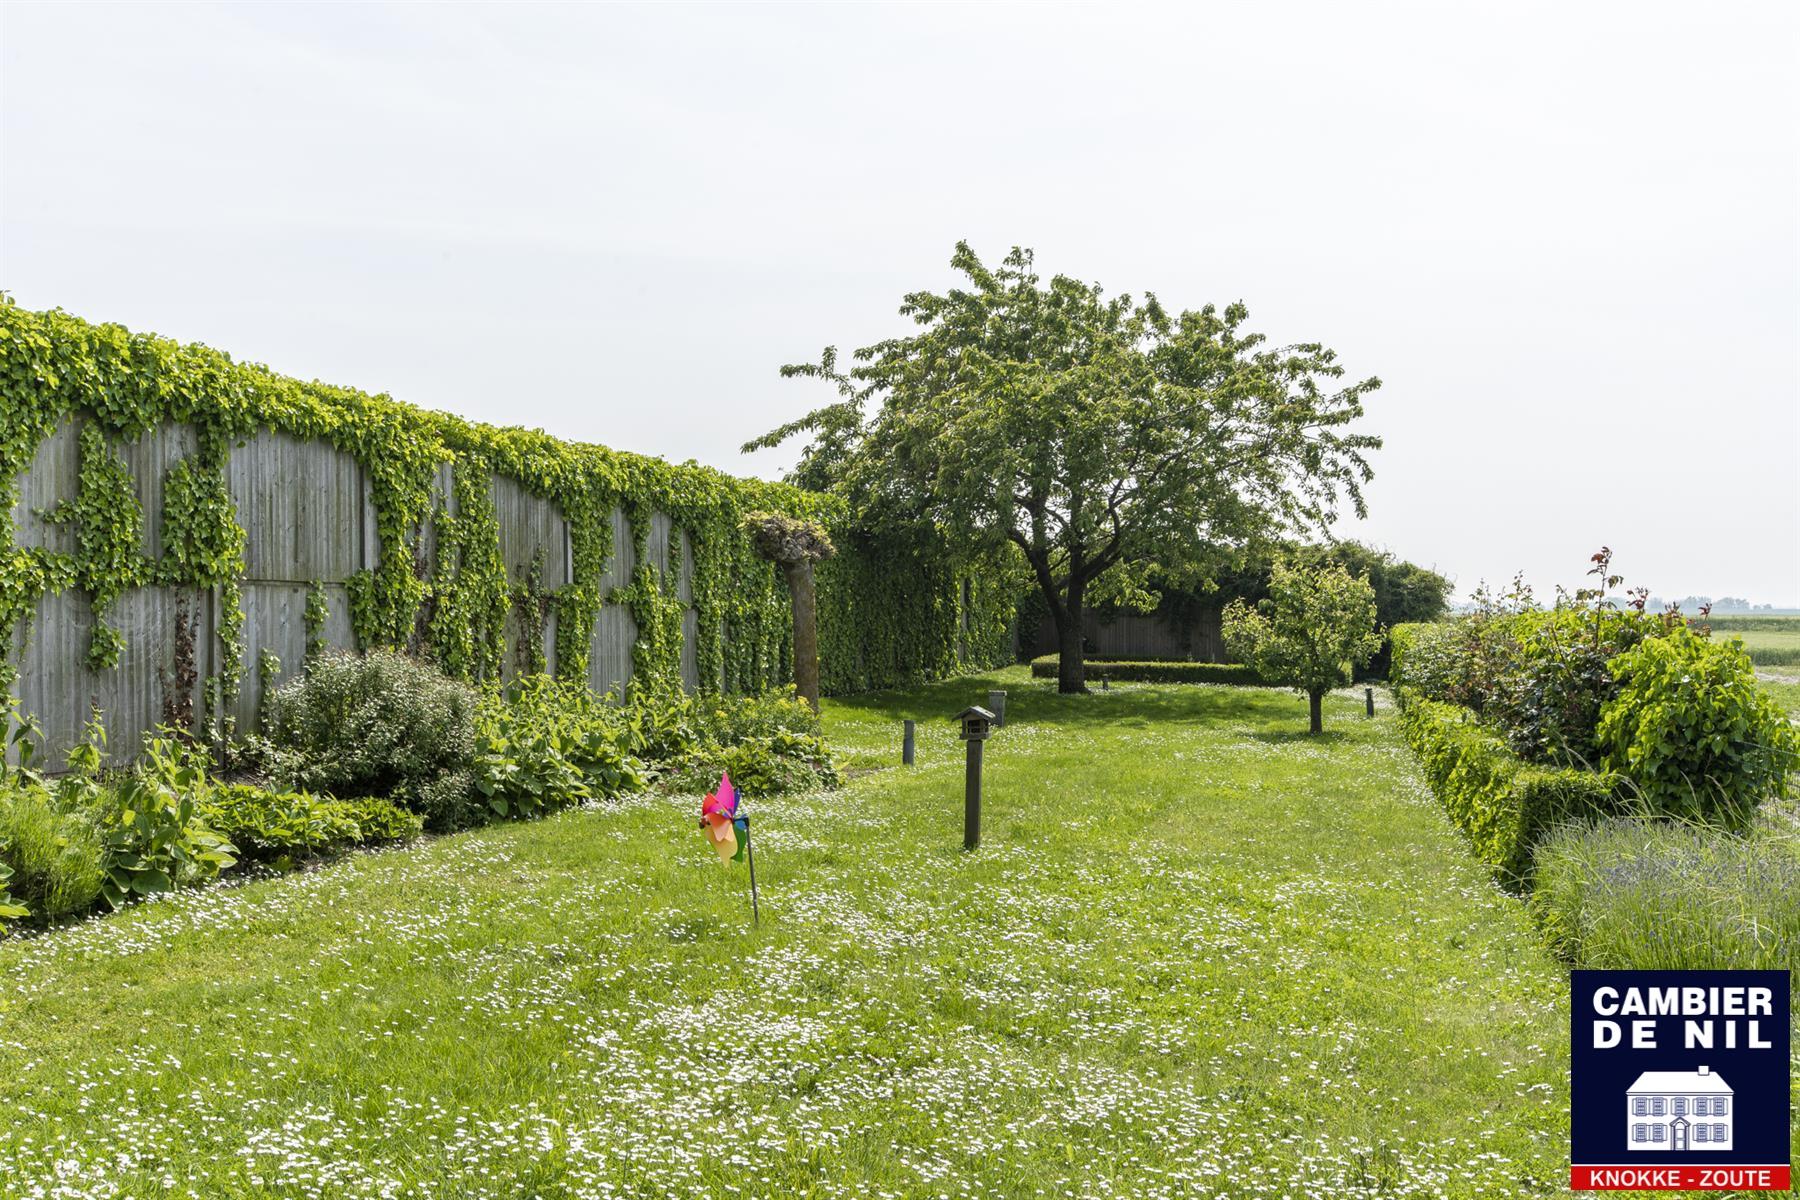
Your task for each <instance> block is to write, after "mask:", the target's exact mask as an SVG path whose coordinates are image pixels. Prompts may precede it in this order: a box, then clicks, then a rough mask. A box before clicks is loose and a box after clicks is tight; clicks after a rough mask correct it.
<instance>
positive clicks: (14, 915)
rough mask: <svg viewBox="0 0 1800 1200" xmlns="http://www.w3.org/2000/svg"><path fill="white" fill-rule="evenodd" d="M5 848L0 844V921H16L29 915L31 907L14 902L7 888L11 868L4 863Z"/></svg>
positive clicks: (10, 883) (11, 871)
mask: <svg viewBox="0 0 1800 1200" xmlns="http://www.w3.org/2000/svg"><path fill="white" fill-rule="evenodd" d="M6 850H7V847H6V846H5V845H3V844H0V921H16V920H18V919H19V918H20V917H28V916H30V915H31V909H29V908H27V907H26V906H25V905H23V904H19V903H16V902H15V901H14V900H13V897H12V893H11V892H10V891H9V890H8V889H9V888H10V887H11V886H12V876H13V869H12V868H11V867H9V866H7V865H6V861H5V852H6ZM0 928H3V926H0Z"/></svg>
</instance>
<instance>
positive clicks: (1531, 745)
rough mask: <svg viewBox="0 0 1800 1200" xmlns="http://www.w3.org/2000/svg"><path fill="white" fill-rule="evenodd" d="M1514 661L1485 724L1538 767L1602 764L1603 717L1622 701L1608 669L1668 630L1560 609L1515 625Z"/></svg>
mask: <svg viewBox="0 0 1800 1200" xmlns="http://www.w3.org/2000/svg"><path fill="white" fill-rule="evenodd" d="M1510 625H1511V630H1510V634H1511V636H1510V641H1509V651H1510V655H1511V660H1510V662H1508V663H1507V664H1506V665H1505V667H1504V669H1503V670H1502V672H1501V674H1500V676H1499V678H1498V679H1497V680H1496V681H1495V684H1494V686H1493V688H1492V691H1491V694H1490V696H1489V697H1488V700H1487V703H1486V704H1485V705H1484V707H1483V709H1482V716H1483V718H1484V719H1485V720H1486V721H1488V722H1489V723H1491V724H1492V725H1493V726H1494V727H1495V728H1496V729H1498V730H1499V731H1500V732H1501V733H1502V734H1503V735H1504V736H1505V737H1506V740H1507V741H1508V742H1509V743H1511V745H1512V748H1513V749H1514V751H1516V752H1517V753H1519V754H1520V755H1522V756H1523V757H1525V758H1527V759H1529V760H1530V761H1532V762H1541V763H1555V764H1557V765H1561V766H1592V765H1593V764H1595V763H1596V762H1598V761H1599V757H1600V747H1599V743H1598V740H1597V737H1598V734H1597V730H1598V726H1599V723H1600V710H1601V709H1602V707H1604V706H1605V704H1606V703H1607V702H1608V701H1609V700H1611V699H1612V698H1613V696H1615V695H1616V694H1617V693H1618V690H1619V685H1618V681H1617V680H1616V679H1615V678H1614V676H1613V673H1612V672H1611V671H1610V670H1608V667H1607V664H1608V663H1609V662H1610V661H1612V660H1613V659H1614V658H1616V657H1618V655H1620V654H1622V653H1624V652H1625V651H1626V650H1629V649H1630V648H1631V647H1633V646H1635V645H1637V644H1638V643H1640V642H1642V641H1643V640H1644V639H1645V638H1647V637H1652V636H1655V635H1658V634H1661V633H1664V632H1666V630H1667V628H1668V626H1665V625H1664V624H1663V623H1662V622H1660V621H1659V620H1657V619H1656V618H1654V617H1647V616H1644V615H1643V614H1642V613H1637V612H1629V611H1627V612H1614V611H1609V610H1601V611H1594V610H1590V609H1576V608H1569V607H1560V606H1559V607H1557V608H1552V609H1547V610H1544V611H1533V612H1524V613H1519V614H1517V615H1515V616H1513V617H1512V618H1510Z"/></svg>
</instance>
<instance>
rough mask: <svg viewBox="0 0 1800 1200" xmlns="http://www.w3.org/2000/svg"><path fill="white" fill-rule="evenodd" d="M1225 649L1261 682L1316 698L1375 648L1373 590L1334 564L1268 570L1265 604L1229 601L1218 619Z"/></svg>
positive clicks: (1281, 566) (1343, 681)
mask: <svg viewBox="0 0 1800 1200" xmlns="http://www.w3.org/2000/svg"><path fill="white" fill-rule="evenodd" d="M1223 629H1224V634H1225V645H1226V647H1227V648H1228V649H1229V650H1230V651H1231V654H1232V657H1234V658H1237V659H1241V660H1242V661H1243V662H1245V663H1247V664H1249V666H1250V667H1251V669H1252V670H1254V671H1255V672H1256V674H1257V676H1258V677H1259V678H1261V679H1264V680H1267V681H1268V682H1269V683H1272V684H1277V685H1280V686H1285V687H1292V688H1297V689H1298V690H1300V691H1301V692H1303V693H1305V694H1306V695H1308V696H1310V697H1312V699H1313V732H1315V733H1316V732H1318V728H1319V721H1318V699H1319V697H1321V696H1323V695H1324V694H1325V693H1326V692H1328V691H1330V690H1331V689H1332V688H1336V687H1342V686H1344V685H1345V684H1347V683H1349V682H1350V680H1351V677H1352V675H1353V673H1354V672H1355V669H1356V667H1357V666H1358V665H1360V664H1362V663H1365V662H1368V661H1369V659H1370V658H1371V657H1372V656H1373V655H1374V654H1375V652H1376V651H1377V650H1378V649H1380V648H1381V635H1380V634H1379V633H1378V632H1377V631H1376V629H1375V591H1374V589H1373V588H1371V587H1370V586H1369V581H1368V580H1366V579H1359V578H1357V577H1356V576H1353V575H1351V574H1350V572H1348V571H1346V570H1345V569H1344V568H1343V567H1342V566H1340V565H1338V564H1337V563H1328V564H1324V565H1321V566H1315V567H1306V566H1295V565H1290V564H1288V563H1285V562H1278V563H1276V564H1275V566H1274V568H1273V570H1272V571H1271V572H1270V576H1269V598H1268V599H1267V600H1264V601H1262V603H1260V604H1258V605H1257V606H1256V607H1255V608H1252V607H1250V606H1249V605H1248V604H1246V603H1244V602H1243V601H1242V600H1235V601H1233V602H1232V603H1231V604H1230V605H1229V606H1228V607H1227V608H1226V609H1225V613H1224V617H1223Z"/></svg>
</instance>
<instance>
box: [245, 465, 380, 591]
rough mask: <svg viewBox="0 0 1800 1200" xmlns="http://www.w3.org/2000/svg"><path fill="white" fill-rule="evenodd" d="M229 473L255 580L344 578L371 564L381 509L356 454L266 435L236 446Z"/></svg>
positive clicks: (247, 566)
mask: <svg viewBox="0 0 1800 1200" xmlns="http://www.w3.org/2000/svg"><path fill="white" fill-rule="evenodd" d="M226 476H227V479H228V482H229V483H230V487H231V498H232V500H233V501H234V502H235V503H236V504H237V513H238V524H240V525H242V526H243V527H244V532H245V534H246V535H247V542H246V546H245V550H244V561H245V573H246V576H247V577H248V578H250V579H263V580H271V581H281V582H286V583H305V582H307V581H309V580H314V579H318V580H323V581H324V582H326V583H342V582H343V581H344V580H346V579H348V578H350V576H351V575H354V574H355V573H356V572H357V571H360V570H361V569H362V568H363V567H365V566H367V565H368V563H369V560H368V558H367V557H366V550H368V549H370V547H367V546H366V545H365V542H366V540H367V528H366V527H367V526H368V525H369V524H371V523H372V516H373V509H372V507H371V506H370V504H369V497H368V482H367V480H366V479H365V477H364V473H363V469H362V465H361V464H360V463H358V462H357V461H356V459H355V458H353V457H352V456H351V455H349V454H346V453H345V452H344V451H342V450H339V449H337V448H336V447H335V446H332V445H329V444H327V443H325V442H301V441H296V440H295V439H293V438H291V437H288V436H287V435H286V434H281V433H269V432H263V433H259V434H258V435H256V436H255V437H254V438H252V439H250V440H249V441H248V442H246V443H244V444H242V445H240V446H237V447H235V448H233V450H232V452H231V462H230V465H229V466H228V467H227V469H226Z"/></svg>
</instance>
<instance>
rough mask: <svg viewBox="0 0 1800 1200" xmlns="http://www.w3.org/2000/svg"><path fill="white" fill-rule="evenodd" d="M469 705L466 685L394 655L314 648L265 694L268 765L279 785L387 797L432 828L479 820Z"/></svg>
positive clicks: (471, 695) (473, 702)
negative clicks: (309, 659)
mask: <svg viewBox="0 0 1800 1200" xmlns="http://www.w3.org/2000/svg"><path fill="white" fill-rule="evenodd" d="M478 704H479V698H478V697H477V695H476V693H475V692H474V691H473V690H472V689H470V688H469V687H468V686H467V685H465V684H462V683H458V682H457V681H456V680H453V679H451V678H449V677H448V676H446V675H444V674H443V673H442V672H440V671H438V670H437V669H436V668H434V667H432V666H430V665H428V664H426V663H422V662H419V661H417V660H415V659H411V658H407V657H405V656H404V655H400V654H394V653H390V652H387V651H380V650H377V651H371V652H370V653H369V654H367V655H363V656H359V655H353V654H341V653H336V654H326V655H322V656H320V657H319V658H318V659H317V660H315V661H314V662H313V663H312V664H311V665H310V666H309V667H308V669H307V672H306V674H305V676H303V677H302V678H300V679H298V680H296V681H294V682H293V683H290V684H288V685H287V686H286V687H284V688H282V689H280V690H279V691H277V692H276V693H275V694H274V695H273V696H272V697H270V700H269V706H268V714H267V729H266V733H267V736H268V740H269V742H270V745H271V747H272V750H271V762H270V764H269V765H270V768H271V773H272V774H273V775H274V777H275V779H276V781H277V783H278V784H280V785H281V786H282V787H284V788H294V789H299V788H305V789H312V790H318V791H328V792H337V793H343V794H347V795H380V796H386V795H391V796H393V797H394V798H395V799H397V800H398V801H400V802H401V803H402V804H404V805H406V806H407V807H408V808H411V809H412V810H413V811H415V812H418V813H420V814H422V815H423V816H424V817H425V821H426V823H427V824H428V825H430V826H431V827H432V828H434V829H460V828H463V827H465V826H468V825H473V824H479V823H480V821H481V819H482V812H483V809H484V807H485V806H484V805H483V804H482V803H481V802H480V800H479V799H478V798H477V797H476V795H475V791H474V786H473V777H472V775H471V773H470V767H471V764H472V763H473V760H474V756H475V715H476V711H477V707H478Z"/></svg>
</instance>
